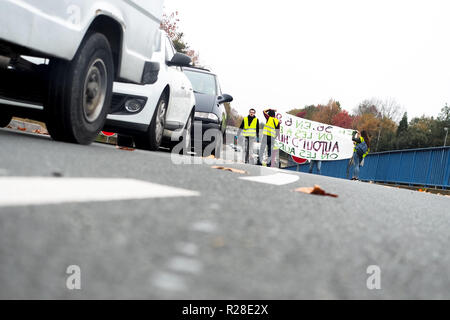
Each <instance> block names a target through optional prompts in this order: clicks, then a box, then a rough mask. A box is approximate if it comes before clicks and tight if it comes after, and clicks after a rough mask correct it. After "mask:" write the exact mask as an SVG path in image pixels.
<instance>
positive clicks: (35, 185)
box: [0, 177, 200, 207]
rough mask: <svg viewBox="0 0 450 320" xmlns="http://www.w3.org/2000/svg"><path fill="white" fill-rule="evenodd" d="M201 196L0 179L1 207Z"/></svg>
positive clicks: (141, 184) (90, 181)
mask: <svg viewBox="0 0 450 320" xmlns="http://www.w3.org/2000/svg"><path fill="white" fill-rule="evenodd" d="M199 195H200V194H199V193H198V192H195V191H190V190H184V189H179V188H173V187H168V186H163V185H160V184H155V183H149V182H145V181H139V180H133V179H105V178H46V177H0V207H10V206H27V205H47V204H61V203H68V202H76V203H78V202H97V201H117V200H141V199H152V198H173V197H193V196H199Z"/></svg>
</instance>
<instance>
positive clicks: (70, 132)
mask: <svg viewBox="0 0 450 320" xmlns="http://www.w3.org/2000/svg"><path fill="white" fill-rule="evenodd" d="M113 81H114V63H113V58H112V53H111V48H110V45H109V42H108V40H107V38H106V37H105V36H104V35H102V34H100V33H90V34H88V35H86V37H85V39H84V40H83V42H82V44H81V46H80V48H79V49H78V52H77V53H76V55H75V57H74V59H73V60H72V61H70V62H67V61H63V60H60V59H53V60H52V61H51V62H50V85H49V93H48V99H47V102H46V103H45V107H44V109H45V113H46V117H47V121H46V122H47V128H48V131H49V133H50V135H51V136H52V138H53V139H55V140H58V141H65V142H72V143H78V144H90V143H91V142H92V141H94V140H95V138H96V137H97V135H98V133H99V132H100V130H101V129H102V128H103V125H104V123H105V120H106V116H107V114H108V112H109V108H110V105H111V97H112V87H113Z"/></svg>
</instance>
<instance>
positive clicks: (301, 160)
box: [291, 156, 308, 164]
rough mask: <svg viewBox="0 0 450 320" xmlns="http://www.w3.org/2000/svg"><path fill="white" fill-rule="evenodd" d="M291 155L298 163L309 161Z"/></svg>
mask: <svg viewBox="0 0 450 320" xmlns="http://www.w3.org/2000/svg"><path fill="white" fill-rule="evenodd" d="M291 157H292V160H294V162H295V163H297V164H304V163H306V162H308V160H307V159H303V158H299V157H294V156H291Z"/></svg>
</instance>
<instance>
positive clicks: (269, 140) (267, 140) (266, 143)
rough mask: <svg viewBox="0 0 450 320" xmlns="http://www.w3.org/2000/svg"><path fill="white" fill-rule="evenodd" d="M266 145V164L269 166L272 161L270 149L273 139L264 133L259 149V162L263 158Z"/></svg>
mask: <svg viewBox="0 0 450 320" xmlns="http://www.w3.org/2000/svg"><path fill="white" fill-rule="evenodd" d="M266 147H267V156H268V158H267V166H270V164H271V162H272V149H273V140H272V137H270V136H266V135H264V137H263V141H262V143H261V149H260V151H259V162H260V163H262V160H263V159H264V153H265V152H266Z"/></svg>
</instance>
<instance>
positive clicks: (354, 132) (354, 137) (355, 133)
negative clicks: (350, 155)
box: [352, 131, 361, 143]
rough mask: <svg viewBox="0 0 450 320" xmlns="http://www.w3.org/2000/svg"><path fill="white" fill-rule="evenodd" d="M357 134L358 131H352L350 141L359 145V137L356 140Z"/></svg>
mask: <svg viewBox="0 0 450 320" xmlns="http://www.w3.org/2000/svg"><path fill="white" fill-rule="evenodd" d="M357 134H358V131H353V134H352V140H353V141H354V142H356V143H361V137H359V138H356V135H357Z"/></svg>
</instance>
